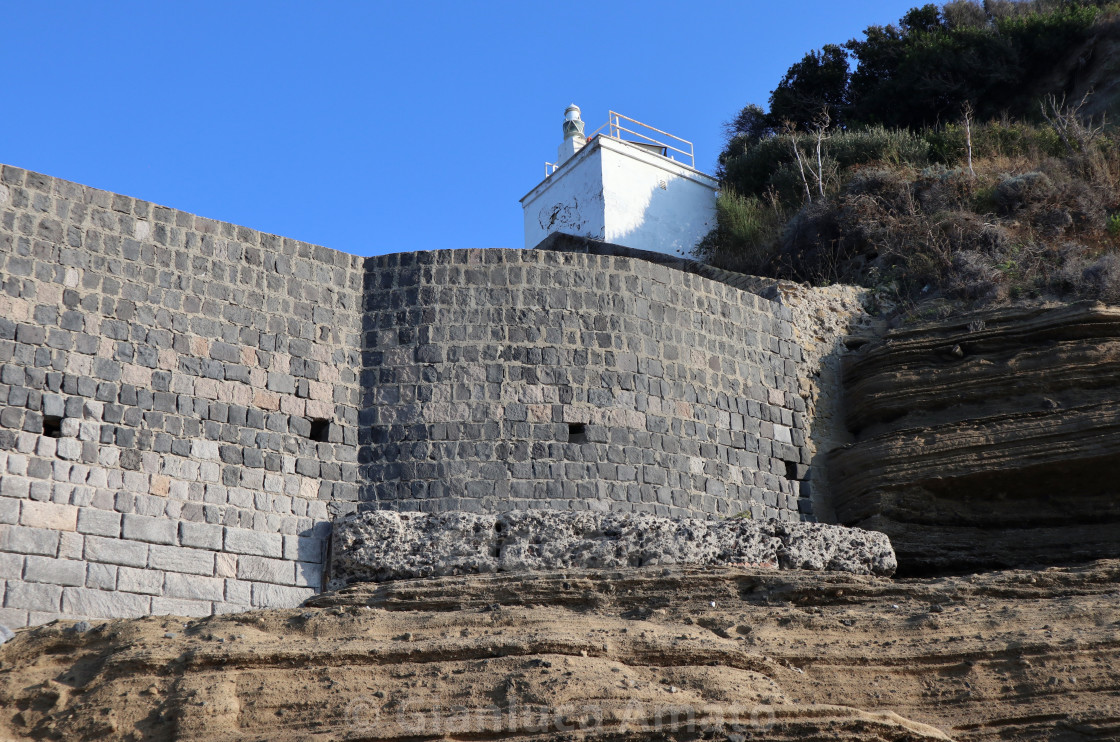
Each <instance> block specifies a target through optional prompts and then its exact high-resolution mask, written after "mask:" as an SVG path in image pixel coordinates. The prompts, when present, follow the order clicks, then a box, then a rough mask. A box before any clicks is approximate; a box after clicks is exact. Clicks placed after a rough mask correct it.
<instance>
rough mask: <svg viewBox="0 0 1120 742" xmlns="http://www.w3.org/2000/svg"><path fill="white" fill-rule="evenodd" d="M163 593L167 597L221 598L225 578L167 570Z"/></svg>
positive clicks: (222, 597)
mask: <svg viewBox="0 0 1120 742" xmlns="http://www.w3.org/2000/svg"><path fill="white" fill-rule="evenodd" d="M163 594H164V596H165V597H168V598H181V599H184V600H219V601H220V600H223V599H224V596H225V580H223V579H221V578H220V577H201V576H198V575H186V574H180V573H178V572H168V573H167V574H166V576H165V579H164V584H163Z"/></svg>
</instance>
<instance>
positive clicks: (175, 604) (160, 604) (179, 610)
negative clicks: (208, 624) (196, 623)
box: [152, 598, 213, 618]
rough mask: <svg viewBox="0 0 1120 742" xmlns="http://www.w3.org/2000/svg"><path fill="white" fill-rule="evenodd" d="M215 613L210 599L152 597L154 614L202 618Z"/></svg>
mask: <svg viewBox="0 0 1120 742" xmlns="http://www.w3.org/2000/svg"><path fill="white" fill-rule="evenodd" d="M212 614H213V606H212V605H211V604H210V602H209V601H200V600H177V599H175V598H152V615H153V616H188V617H191V618H202V617H203V616H209V615H212Z"/></svg>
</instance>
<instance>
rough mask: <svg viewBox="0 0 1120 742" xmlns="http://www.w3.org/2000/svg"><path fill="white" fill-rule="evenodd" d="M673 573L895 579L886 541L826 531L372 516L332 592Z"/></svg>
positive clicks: (336, 573) (732, 521)
mask: <svg viewBox="0 0 1120 742" xmlns="http://www.w3.org/2000/svg"><path fill="white" fill-rule="evenodd" d="M670 564H694V565H713V564H749V565H761V566H769V567H774V568H783V569H812V570H837V571H842V572H851V573H854V574H877V575H890V574H893V573H894V569H895V558H894V552H893V551H892V550H891V545H890V541H889V540H888V539H887V538H886V536H884V535H883V534H881V533H875V532H871V531H863V530H859V529H854V528H843V527H840V526H830V525H822V524H818V523H782V522H779V521H761V522H756V521H752V520H750V519H748V518H728V519H725V520H721V521H712V520H702V519H699V518H684V519H670V518H662V517H658V516H653V515H645V514H620V513H600V512H557V511H540V510H534V511H519V512H512V513H502V514H498V515H486V514H475V513H463V512H450V513H440V514H430V513H397V512H391V511H378V510H375V511H367V512H364V513H357V514H353V515H349V516H346V517H345V518H341V519H339V520H336V521H335V523H334V530H333V534H332V537H331V583H330V584H331V585H332V586H334V587H338V586H341V585H344V584H347V583H350V582H356V581H363V580H372V581H376V582H381V581H384V580H394V579H401V578H410V577H430V576H433V575H454V574H472V573H486V572H515V571H521V570H550V569H559V568H572V567H575V568H580V567H591V568H602V567H609V568H614V567H640V566H649V565H670Z"/></svg>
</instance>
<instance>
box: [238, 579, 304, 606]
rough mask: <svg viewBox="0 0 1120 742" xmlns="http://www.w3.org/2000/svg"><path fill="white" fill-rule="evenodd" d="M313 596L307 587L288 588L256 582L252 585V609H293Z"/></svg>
mask: <svg viewBox="0 0 1120 742" xmlns="http://www.w3.org/2000/svg"><path fill="white" fill-rule="evenodd" d="M314 594H315V591H314V590H312V589H311V588H309V587H288V586H285V585H269V584H267V583H263V582H258V583H254V584H253V607H254V608H295V607H296V606H298V605H299V604H300V603H302V602H303V601H305V600H307V599H308V598H310V597H311V596H312V595H314Z"/></svg>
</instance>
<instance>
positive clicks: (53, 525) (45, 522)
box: [19, 500, 78, 531]
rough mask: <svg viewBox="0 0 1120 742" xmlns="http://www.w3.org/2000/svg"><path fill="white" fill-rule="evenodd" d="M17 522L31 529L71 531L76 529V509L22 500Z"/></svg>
mask: <svg viewBox="0 0 1120 742" xmlns="http://www.w3.org/2000/svg"><path fill="white" fill-rule="evenodd" d="M19 522H20V523H21V524H23V525H25V526H31V527H32V528H49V529H51V530H53V531H73V530H76V529H77V527H78V508H76V507H74V506H73V505H58V504H56V503H53V502H35V501H34V500H24V501H23V506H22V507H21V508H20V513H19Z"/></svg>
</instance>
